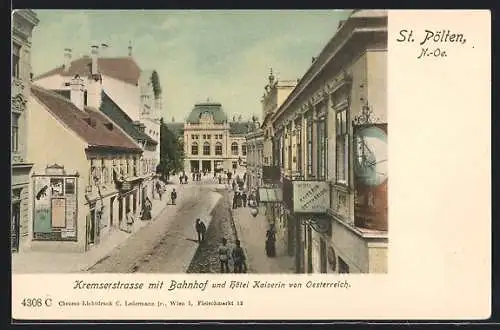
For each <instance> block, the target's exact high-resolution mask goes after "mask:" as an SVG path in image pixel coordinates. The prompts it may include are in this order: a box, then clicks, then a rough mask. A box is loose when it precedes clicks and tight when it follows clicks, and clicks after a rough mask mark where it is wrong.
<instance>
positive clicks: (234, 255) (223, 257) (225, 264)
mask: <svg viewBox="0 0 500 330" xmlns="http://www.w3.org/2000/svg"><path fill="white" fill-rule="evenodd" d="M217 254H218V256H219V263H220V272H221V273H229V260H232V261H233V272H234V273H246V272H247V270H248V269H247V262H246V259H247V258H246V255H245V252H244V251H243V248H242V247H241V242H240V240H236V241H235V246H234V247H233V248H232V249H231V248H230V247H229V246H228V244H227V239H226V238H222V239H221V244H220V246H219V248H218V250H217Z"/></svg>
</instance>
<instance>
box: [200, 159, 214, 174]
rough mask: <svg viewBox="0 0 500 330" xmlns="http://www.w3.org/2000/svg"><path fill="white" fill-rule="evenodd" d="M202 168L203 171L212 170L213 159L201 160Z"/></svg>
mask: <svg viewBox="0 0 500 330" xmlns="http://www.w3.org/2000/svg"><path fill="white" fill-rule="evenodd" d="M201 169H202V171H203V172H205V171H206V172H212V161H210V160H202V161H201Z"/></svg>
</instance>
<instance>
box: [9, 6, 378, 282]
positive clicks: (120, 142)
mask: <svg viewBox="0 0 500 330" xmlns="http://www.w3.org/2000/svg"><path fill="white" fill-rule="evenodd" d="M297 22H300V24H297ZM12 24H13V29H12V86H11V91H12V100H11V101H12V106H11V118H12V119H11V128H12V131H11V136H12V138H11V159H12V185H11V196H12V199H11V210H10V218H11V233H10V236H11V251H12V271H13V273H232V274H234V273H236V274H238V273H255V274H301V273H386V272H387V254H388V252H387V250H388V219H387V214H388V202H387V182H388V155H387V140H388V139H387V134H388V127H387V104H386V103H387V102H386V98H387V96H386V94H387V63H386V62H387V11H385V10H321V11H264V10H261V11H260V10H256V11H230V10H218V11H203V10H200V11H180V10H179V11H168V10H151V11H140V12H139V11H100V10H89V11H87V10H85V11H83V10H68V11H57V10H29V9H23V10H16V11H15V12H14V13H13V23H12Z"/></svg>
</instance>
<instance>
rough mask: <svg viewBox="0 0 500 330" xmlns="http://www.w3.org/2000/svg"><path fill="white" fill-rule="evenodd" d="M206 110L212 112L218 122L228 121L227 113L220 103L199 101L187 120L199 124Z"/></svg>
mask: <svg viewBox="0 0 500 330" xmlns="http://www.w3.org/2000/svg"><path fill="white" fill-rule="evenodd" d="M204 112H208V113H210V114H211V115H212V117H213V118H214V121H215V123H216V124H223V123H224V122H226V121H227V115H226V113H225V112H224V110H223V109H222V105H221V104H220V103H198V104H195V106H194V108H193V110H191V113H190V114H189V116H188V117H187V119H186V122H187V123H190V124H199V123H200V116H201V114H202V113H204Z"/></svg>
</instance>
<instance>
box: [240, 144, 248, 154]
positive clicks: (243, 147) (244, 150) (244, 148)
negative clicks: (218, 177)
mask: <svg viewBox="0 0 500 330" xmlns="http://www.w3.org/2000/svg"><path fill="white" fill-rule="evenodd" d="M241 154H242V155H243V156H246V155H247V145H246V144H242V145H241Z"/></svg>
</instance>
